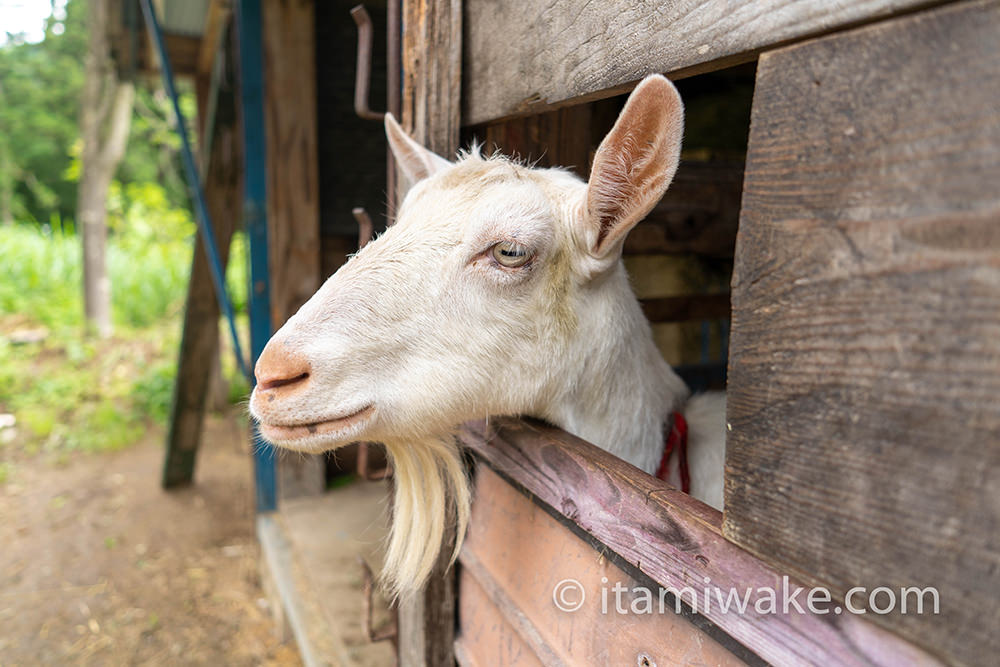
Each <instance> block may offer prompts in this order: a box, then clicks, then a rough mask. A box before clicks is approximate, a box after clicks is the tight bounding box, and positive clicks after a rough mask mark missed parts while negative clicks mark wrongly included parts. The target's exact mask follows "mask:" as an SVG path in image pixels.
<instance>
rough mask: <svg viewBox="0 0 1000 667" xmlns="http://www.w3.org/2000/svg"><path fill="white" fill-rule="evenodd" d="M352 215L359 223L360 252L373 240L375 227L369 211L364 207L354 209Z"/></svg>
mask: <svg viewBox="0 0 1000 667" xmlns="http://www.w3.org/2000/svg"><path fill="white" fill-rule="evenodd" d="M351 215H353V216H354V219H355V220H357V221H358V250H361V249H362V248H364V247H365V246H366V245H368V242H369V241H371V240H372V234H374V233H375V226H374V225H373V224H372V219H371V217H370V216H369V215H368V211H366V210H365V209H364V207H362V206H358V207H356V208H352V209H351Z"/></svg>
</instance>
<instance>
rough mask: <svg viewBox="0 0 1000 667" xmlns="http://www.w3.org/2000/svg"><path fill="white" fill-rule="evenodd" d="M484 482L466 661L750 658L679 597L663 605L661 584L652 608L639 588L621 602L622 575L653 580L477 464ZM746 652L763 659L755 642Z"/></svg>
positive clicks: (467, 611) (470, 552) (461, 645)
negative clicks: (680, 604) (696, 618)
mask: <svg viewBox="0 0 1000 667" xmlns="http://www.w3.org/2000/svg"><path fill="white" fill-rule="evenodd" d="M475 492H476V496H477V497H481V498H488V499H489V502H478V503H476V504H475V507H474V510H473V514H472V521H471V523H470V526H469V532H468V535H467V536H466V542H465V545H464V547H463V549H462V555H461V557H460V563H461V566H462V567H461V574H460V576H459V584H460V585H459V592H460V594H459V618H460V619H461V632H460V634H459V637H458V638H457V640H456V646H457V650H456V654H457V655H458V656H459V657H460V658H461V657H465V660H463V661H462V664H468V665H495V664H502V665H521V664H524V665H529V664H538V665H546V666H549V667H555V666H557V665H653V664H657V665H689V664H704V665H743V664H746V663H745V662H744V659H741V657H738V656H737V655H735V654H733V653H732V652H731V651H730V650H729V649H728V648H726V647H725V646H724V645H722V644H720V643H719V642H718V641H716V640H715V639H714V638H713V637H712V636H711V635H710V634H708V633H706V632H705V630H703V629H701V628H699V627H698V626H697V625H695V624H693V623H692V622H691V619H690V618H689V614H685V613H681V614H678V613H675V611H674V607H673V604H674V603H673V598H672V597H670V598H666V597H665V598H664V599H665V600H666V602H665V605H664V609H663V612H662V613H661V611H660V608H659V604H660V601H659V589H658V588H656V587H653V588H652V589H649V590H651V593H652V603H651V604H652V606H651V609H652V610H653V611H652V613H636V610H638V611H639V612H642V611H643V609H644V606H643V605H644V603H643V602H641V601H640V602H639V603H638V604H636V603H635V601H636V599H637V598H636V597H634V596H633V595H632V594H631V593H630V595H629V596H627V597H626V596H622V595H620V594H619V596H618V601H617V602H616V594H615V593H614V592H613V588H614V586H615V585H616V584H620V585H621V586H622V587H625V588H627V589H628V590H629V591H630V592H631V591H635V590H636V589H641V587H647V588H648V584H647V583H646V582H638V581H636V580H634V579H632V578H631V577H630V576H629V575H628V574H626V573H625V572H624V571H622V570H621V568H619V567H618V566H617V565H615V564H614V563H613V562H612V561H611V560H610V559H608V558H607V557H606V555H605V554H602V553H601V552H599V551H597V550H595V549H594V548H593V547H592V546H591V545H590V544H588V543H587V542H585V541H584V540H583V539H581V538H580V537H578V536H577V535H574V534H573V532H572V531H571V530H570V529H569V528H567V527H566V526H564V525H563V524H561V523H560V522H559V521H557V520H556V519H555V518H553V517H552V516H550V515H549V514H548V513H546V512H545V510H543V509H542V508H541V507H539V506H538V505H536V504H535V503H532V501H531V499H529V498H528V497H526V496H525V495H524V494H522V493H521V492H520V491H518V490H516V489H514V487H512V486H511V485H510V484H509V483H508V482H506V481H504V480H503V479H501V478H500V477H499V476H498V475H497V474H496V473H495V472H493V471H492V470H490V469H489V468H488V467H486V466H480V467H479V468H478V470H477V471H476V484H475ZM525 563H535V564H538V565H539V566H538V567H530V568H526V567H525ZM561 583H562V584H563V586H564V588H563V594H562V597H561V598H559V599H561V600H563V601H564V602H565V603H569V605H571V606H569V607H568V609H570V610H560V609H559V608H557V607H556V605H555V603H554V602H553V595H554V593H553V591H555V590H557V587H558V586H559V585H560V584H561ZM577 584H579V585H580V587H579V588H577ZM602 591H605V592H603V593H602ZM581 595H582V598H581V597H580V596H581ZM640 595H641V594H640ZM602 600H603V602H602ZM576 604H579V605H580V606H579V608H578V609H575V610H573V609H572V608H573V606H576ZM622 610H624V612H622ZM726 639H728V638H726ZM728 641H729V644H730V645H731V647H732V646H733V645H734V642H733V641H732V640H728ZM739 648H740V649H742V647H739ZM741 656H742V658H745V659H751V660H753V659H754V656H752V654H751V653H749V652H748V651H741ZM643 660H645V662H643Z"/></svg>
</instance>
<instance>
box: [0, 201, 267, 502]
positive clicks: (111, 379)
mask: <svg viewBox="0 0 1000 667" xmlns="http://www.w3.org/2000/svg"><path fill="white" fill-rule="evenodd" d="M160 196H161V195H159V194H155V193H154V194H149V193H148V192H147V193H146V194H145V195H142V196H140V195H136V196H135V197H134V199H135V200H137V201H144V198H145V197H149V198H151V200H152V201H154V202H155V201H158V198H159V197H160ZM152 208H153V209H157V206H153V207H152ZM136 215H138V213H137V214H136ZM143 215H145V213H143ZM150 215H151V216H154V217H152V218H150V219H151V220H153V223H152V224H151V225H150V228H149V229H146V230H144V231H143V230H142V229H141V228H140V226H139V225H136V227H137V228H140V229H139V231H135V232H134V238H133V232H132V225H131V223H129V222H128V218H129V215H128V214H126V215H125V216H124V217H125V219H126V221H125V223H123V224H125V226H126V228H127V230H128V231H127V232H123V233H121V234H118V235H115V236H112V238H111V240H110V242H109V247H108V260H109V271H110V275H111V280H112V285H113V302H112V306H113V308H114V317H115V320H116V322H117V323H118V327H117V328H116V331H115V337H114V338H113V339H111V340H108V341H101V340H95V339H87V338H83V337H82V336H81V331H82V327H83V313H82V310H83V309H82V305H81V295H80V271H81V269H80V263H81V253H80V242H79V239H78V238H77V237H76V236H74V235H72V234H66V233H61V232H58V231H55V232H45V231H42V230H39V229H38V228H35V227H29V226H17V225H15V226H12V227H0V257H3V258H4V261H3V262H0V413H2V412H11V413H13V414H14V415H15V416H16V418H17V422H18V423H17V427H18V431H19V437H18V442H19V444H20V446H21V449H22V450H23V451H24V452H27V453H28V454H32V453H48V454H54V455H56V456H61V455H64V454H65V453H66V452H69V451H77V450H81V451H105V450H113V449H120V448H121V447H124V446H126V445H128V444H130V443H133V442H135V441H136V440H138V439H140V438H141V437H142V436H143V435H144V433H145V432H146V430H147V429H148V427H149V425H150V424H154V423H156V424H163V423H165V422H166V420H167V418H168V415H169V412H170V404H171V400H172V394H173V385H174V379H175V377H176V372H177V369H176V355H177V349H178V343H179V339H180V321H179V317H178V316H179V314H180V311H181V308H182V306H183V300H184V295H185V291H186V279H187V272H188V267H189V266H190V263H191V242H190V238H180V239H177V238H174V239H171V238H159V237H161V236H169V235H170V234H173V233H180V232H182V231H183V230H186V229H190V228H191V226H192V225H191V223H190V220H186V219H183V218H181V217H173V216H174V214H170V213H167V214H164V217H163V218H162V223H161V224H162V226H160V227H158V226H157V225H158V224H160V223H156V222H155V220H156V218H155V215H156V214H155V213H150ZM171 220H172V222H171ZM170 225H175V227H176V229H175V232H169V231H168V230H169V228H170ZM244 247H245V246H244V241H243V239H242V236H238V237H237V238H236V239H235V240H234V244H233V250H232V253H231V261H230V265H229V270H228V272H227V282H228V283H229V285H230V289H233V290H234V292H235V301H236V303H237V304H239V305H242V304H245V301H246V280H245V275H246V262H245V254H244ZM239 320H240V321H239V328H240V331H241V332H242V333H243V334H245V333H246V331H247V327H246V315H245V313H241V314H240V316H239ZM40 325H41V326H44V327H46V328H47V329H48V330H49V331H48V335H47V337H46V338H45V340H43V341H42V342H40V343H32V344H22V345H15V344H12V343H11V342H9V340H8V337H7V334H9V333H10V332H11V331H13V330H17V329H25V328H34V327H38V326H40ZM223 340H224V341H225V343H224V350H223V357H222V365H223V370H224V374H225V376H226V378H227V379H228V380H229V392H230V396H231V398H232V401H233V402H234V403H236V402H239V401H242V400H245V398H246V396H247V394H248V393H249V391H250V387H249V385H248V384H247V381H246V379H245V378H243V377H242V376H241V375H240V373H239V370H238V369H237V367H236V363H235V361H234V359H233V357H232V351H231V345H230V344H229V342H228V339H227V338H223ZM245 344H246V342H245V341H244V345H245ZM5 474H6V473H5ZM0 483H2V482H0Z"/></svg>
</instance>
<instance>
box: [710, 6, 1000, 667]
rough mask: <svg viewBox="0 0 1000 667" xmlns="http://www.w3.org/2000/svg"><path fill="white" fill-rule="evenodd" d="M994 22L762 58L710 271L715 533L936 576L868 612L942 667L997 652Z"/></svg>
mask: <svg viewBox="0 0 1000 667" xmlns="http://www.w3.org/2000/svg"><path fill="white" fill-rule="evenodd" d="M998 35H1000V3H998V2H996V1H987V2H969V3H962V4H959V5H955V6H950V7H946V8H941V9H938V10H935V11H929V12H926V13H923V14H919V15H916V16H913V17H904V18H900V19H897V20H895V21H891V22H886V23H884V24H879V25H875V26H870V27H868V28H864V29H859V30H856V31H853V32H849V33H845V34H842V35H835V36H831V37H828V38H824V39H820V40H816V41H814V42H811V43H807V44H803V45H801V46H797V47H791V48H788V49H785V50H782V51H779V52H775V53H773V54H768V55H765V56H764V57H762V58H761V61H760V64H759V67H758V83H757V89H756V95H755V100H754V110H753V123H752V131H751V137H750V150H749V154H748V159H747V169H746V174H747V177H746V189H745V192H744V209H743V216H742V220H741V222H740V232H739V240H738V251H737V257H736V266H735V272H734V275H733V325H732V342H731V348H730V353H731V356H730V370H729V408H728V409H729V414H728V421H729V424H730V427H731V434H730V439H729V443H728V460H727V473H728V474H727V486H726V526H725V530H726V535H727V536H729V537H730V538H732V539H733V540H735V541H737V542H739V543H740V544H742V545H744V546H745V547H747V548H748V549H750V550H752V551H754V552H756V553H758V554H761V555H763V556H765V557H766V558H768V559H771V560H773V561H775V562H781V563H784V564H786V565H787V566H788V567H791V568H793V569H794V570H795V571H798V572H801V573H803V575H804V576H807V577H809V578H810V579H811V580H813V581H816V582H822V583H825V584H827V585H829V586H830V587H831V589H832V590H833V591H834V593H835V595H837V596H843V595H844V594H845V593H846V591H847V590H848V589H849V588H851V587H852V586H866V587H867V588H868V589H869V590H871V589H873V588H875V587H877V586H888V587H890V588H891V589H893V590H895V591H899V589H900V588H901V587H909V586H916V587H919V588H924V587H934V588H936V589H937V590H938V591H939V594H940V610H941V612H940V614H938V615H933V614H913V613H910V614H906V615H904V614H902V613H900V611H899V609H898V606H897V609H896V610H894V611H893V612H891V613H888V614H884V615H881V614H871V615H870V616H871V617H873V619H872V620H875V621H877V622H878V623H880V624H882V625H884V626H886V627H890V628H892V629H893V630H895V631H897V632H899V633H900V634H902V635H904V636H906V637H908V638H910V639H911V640H912V641H914V642H917V643H920V644H922V645H924V646H927V647H933V649H934V650H935V651H938V652H940V654H942V655H944V656H945V657H946V658H947V659H948V660H951V661H955V662H957V663H964V664H988V663H990V662H992V661H994V660H995V658H996V656H997V655H998V654H1000V634H998V633H997V628H998V627H1000V607H998V606H997V598H998V596H1000V492H998V490H1000V436H998V434H1000V398H998V397H1000V188H998V185H997V184H998V183H1000V49H998V48H997V44H998V39H997V37H998ZM897 595H898V594H897ZM887 599H888V598H887V597H886V596H883V597H882V598H881V600H880V601H879V603H878V604H879V605H882V606H884V605H885V604H886V601H887Z"/></svg>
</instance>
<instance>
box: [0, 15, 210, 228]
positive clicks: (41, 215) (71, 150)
mask: <svg viewBox="0 0 1000 667" xmlns="http://www.w3.org/2000/svg"><path fill="white" fill-rule="evenodd" d="M57 28H58V29H57ZM86 52H87V3H86V2H85V0H69V2H68V3H67V5H66V17H65V19H64V20H62V21H58V20H56V19H50V20H49V25H48V27H47V30H46V35H45V39H44V40H43V41H41V42H38V43H37V44H28V43H18V42H16V41H15V42H12V43H8V44H7V45H5V46H3V47H0V218H4V217H7V216H10V219H13V220H20V221H23V222H35V223H38V224H50V225H52V226H55V227H61V226H62V225H63V224H72V220H73V218H74V217H75V215H76V199H77V192H76V189H77V181H78V180H79V175H80V163H79V158H80V153H81V146H80V141H79V127H78V121H79V113H80V96H81V91H82V87H83V81H84V69H83V64H84V59H85V57H86ZM135 84H136V97H135V107H134V109H135V112H134V114H133V120H132V124H131V126H130V130H129V144H128V150H127V152H126V154H125V158H124V160H123V162H122V164H121V165H120V167H119V170H118V179H119V181H121V183H124V184H126V186H127V185H129V184H133V183H147V184H157V185H158V186H159V187H160V188H161V189H162V191H163V193H164V195H165V201H166V202H168V204H169V206H168V207H169V208H172V209H177V208H184V207H186V206H187V205H188V195H187V191H186V188H185V185H184V182H183V180H182V179H181V178H180V173H181V171H180V168H179V154H178V150H179V146H180V142H179V139H178V138H177V134H176V132H175V130H174V118H173V111H172V108H171V106H170V103H169V99H168V98H167V96H166V94H165V93H164V92H163V91H162V89H161V88H159V86H158V83H157V82H156V80H155V79H149V80H147V79H140V80H137V81H136V82H135ZM179 85H180V89H181V91H182V96H181V107H182V110H183V112H184V114H185V116H186V118H187V120H188V122H189V124H190V123H191V121H192V120H193V119H194V117H195V111H196V110H195V101H194V95H193V93H192V92H191V90H190V85H189V84H187V83H184V82H180V83H179ZM126 190H127V187H126ZM125 196H126V197H129V196H131V195H129V194H128V193H127V192H126V193H125ZM5 202H6V208H7V209H8V210H4V209H5ZM0 222H6V220H0Z"/></svg>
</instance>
